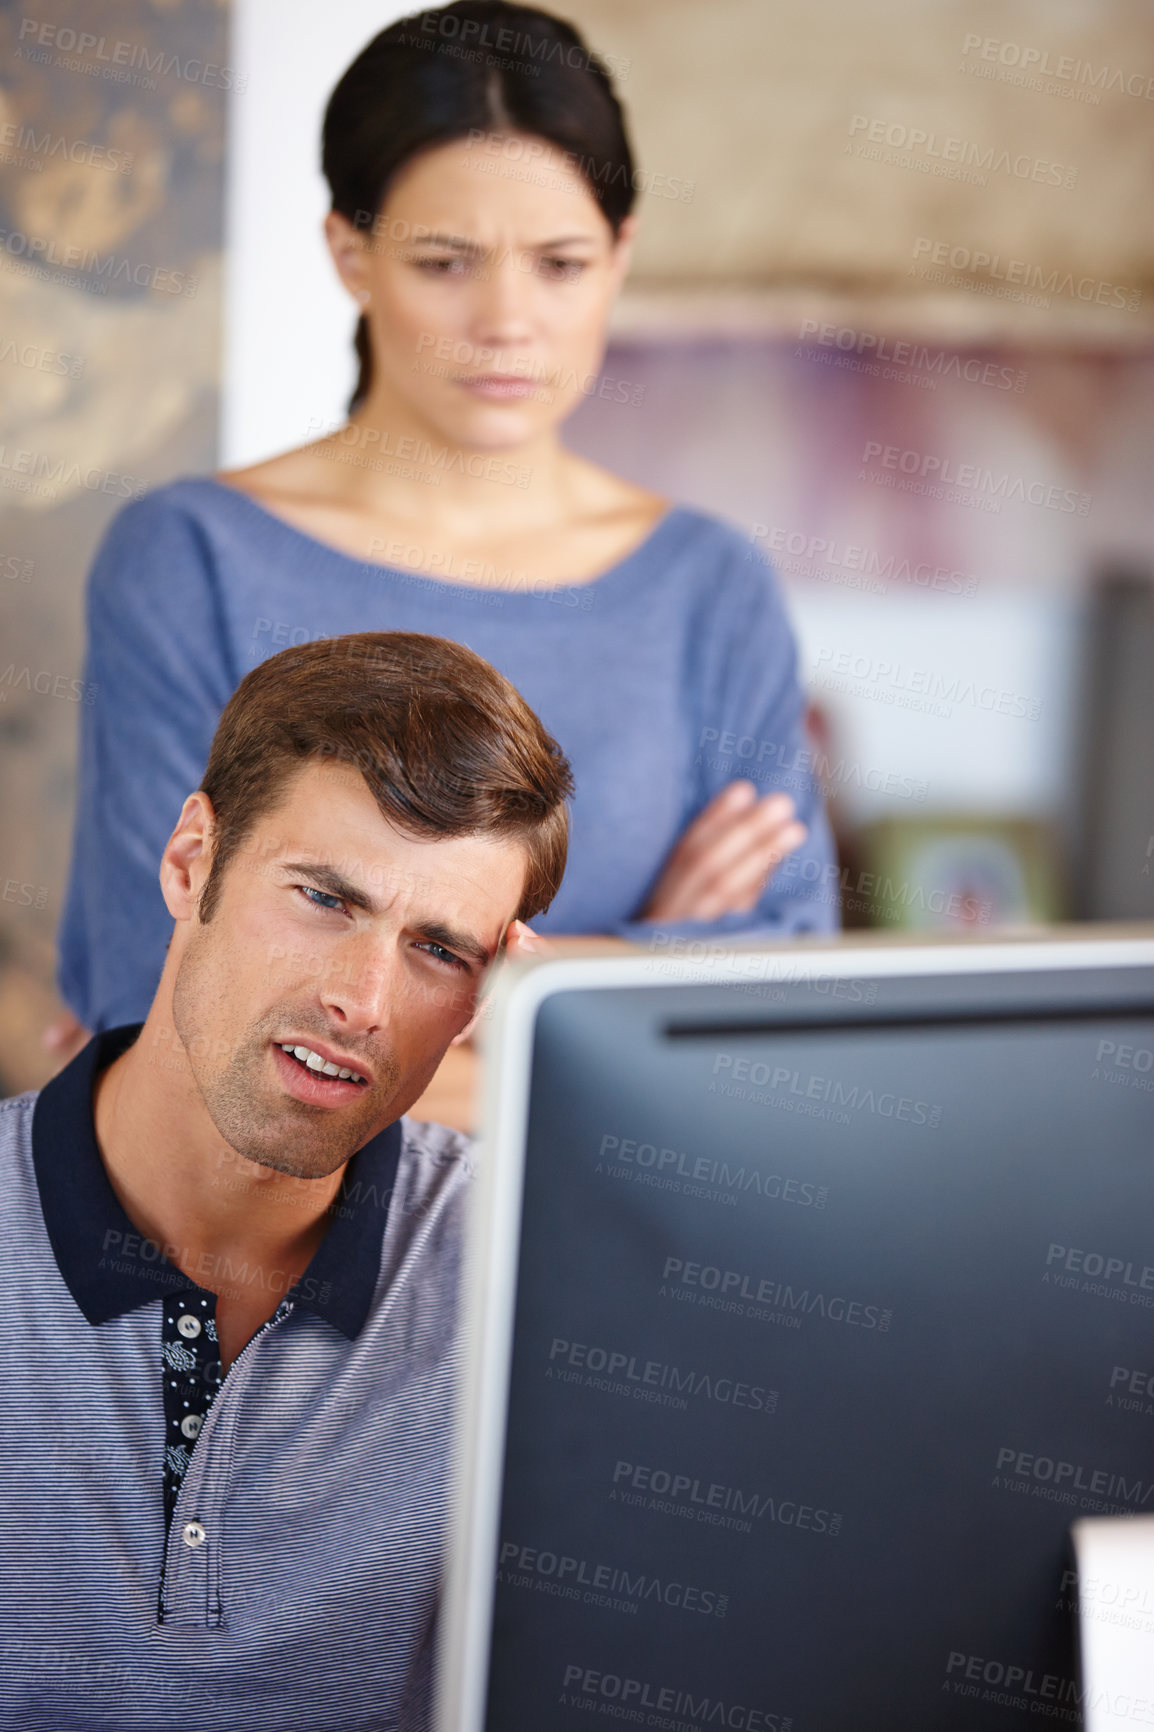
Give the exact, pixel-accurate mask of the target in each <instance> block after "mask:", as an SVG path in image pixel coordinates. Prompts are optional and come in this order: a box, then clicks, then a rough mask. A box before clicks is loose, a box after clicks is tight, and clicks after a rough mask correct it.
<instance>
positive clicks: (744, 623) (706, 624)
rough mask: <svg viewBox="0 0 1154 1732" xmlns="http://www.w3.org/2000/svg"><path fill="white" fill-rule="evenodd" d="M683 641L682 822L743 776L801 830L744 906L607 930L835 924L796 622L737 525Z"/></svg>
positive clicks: (709, 931) (654, 938)
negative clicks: (685, 750)
mask: <svg viewBox="0 0 1154 1732" xmlns="http://www.w3.org/2000/svg"><path fill="white" fill-rule="evenodd" d="M691 639H692V644H693V650H692V653H691V657H690V663H689V670H688V679H687V686H688V689H687V693H686V703H687V705H689V706H690V708H691V711H692V713H693V715H694V735H693V742H692V744H693V752H694V763H693V773H694V777H695V779H696V780H695V784H694V798H693V807H692V810H691V811H690V812H689V813H688V814H687V816H686V823H687V824H688V823H689V822H691V821H692V819H693V818H694V817H696V816H697V814H698V813H699V812H700V811H701V810H702V809H703V807H705V806H706V805H708V803H709V802H710V800H712V799H713V798H714V796H715V795H717V794H719V793H720V792H721V790H722V789H723V788H724V787H726V786H727V785H728V784H729V783H730V782H733V781H736V780H738V779H746V780H749V781H751V782H753V783H754V785H755V787H756V788H757V792H758V795H759V797H762V796H764V795H766V794H769V793H772V792H775V791H781V792H783V793H786V794H789V795H790V797H791V798H792V800H793V802H794V805H795V806H796V808H797V815H798V817H799V818H800V819H801V821H802V822H803V823H804V824H805V825H806V827H807V831H808V834H807V836H806V840H805V841H804V842H803V843H802V845H801V847H800V848H799V849H798V850H797V851H796V852H795V853H794V854H792V855H791V856H790V857H789V858H788V859H787V860H785V861H783V862H782V864H781V865H780V866H779V867H778V869H777V871H776V872H775V873H774V874H773V876H772V877H771V878H770V879H769V881H768V883H767V884H766V887H765V890H764V892H763V894H762V896H761V898H760V899H759V901H758V903H757V905H756V906H755V907H754V908H753V909H751V910H750V912H749V913H748V914H732V915H726V916H723V917H722V918H721V919H720V920H715V921H680V922H667V921H658V922H654V921H641V920H637V919H634V920H631V921H625V922H622V923H620V924H619V925H618V926H617V928H616V930H617V931H618V932H619V933H620V934H621V935H622V936H624V937H628V938H631V939H633V940H634V941H635V942H638V943H642V944H657V945H658V946H659V947H660V946H661V945H663V944H664V942H665V939H666V936H667V935H669V934H674V933H675V934H678V935H682V936H691V937H692V936H700V937H703V938H706V939H710V940H714V941H715V940H717V939H718V938H719V937H722V936H724V935H726V934H737V933H741V934H746V935H750V936H752V935H757V936H761V937H772V936H775V935H776V936H781V937H786V936H789V935H791V934H794V933H802V932H817V933H822V932H832V931H836V930H837V928H838V926H839V924H840V912H839V897H838V884H837V870H838V869H837V861H836V853H835V849H834V844H833V837H832V834H831V832H830V827H829V821H828V819H827V817H826V813H825V806H824V802H823V800H822V795H821V790H820V788H819V787H818V786H817V783H816V781H815V779H814V777H813V774H812V768H811V767H812V764H813V757H814V754H813V751H812V748H811V747H810V745H809V743H808V741H807V736H806V732H805V702H804V696H803V693H802V689H801V685H800V682H799V679H798V672H797V650H796V646H795V641H794V636H793V629H792V627H791V625H790V622H789V618H788V615H787V614H786V611H785V606H784V603H783V600H782V596H781V591H780V588H779V585H778V582H777V579H776V577H775V575H774V573H773V571H772V569H771V568H770V567H769V565H768V564H767V563H766V561H765V559H764V557H763V555H762V554H761V553H760V552H758V551H756V550H753V549H751V548H749V547H748V546H743V545H742V544H741V543H740V541H739V539H738V537H737V536H736V535H735V536H734V538H733V544H732V547H731V551H730V553H729V557H728V561H727V564H726V567H725V569H724V570H723V571H722V572H720V573H719V582H718V585H717V587H716V589H714V590H713V591H712V592H711V593H710V594H709V595H708V596H707V597H705V598H704V599H703V601H702V603H701V606H700V611H699V615H698V618H697V620H696V621H695V623H694V627H693V630H692V633H691ZM654 883H656V879H655V880H654Z"/></svg>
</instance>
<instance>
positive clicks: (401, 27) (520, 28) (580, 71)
mask: <svg viewBox="0 0 1154 1732" xmlns="http://www.w3.org/2000/svg"><path fill="white" fill-rule="evenodd" d="M472 132H477V133H492V132H502V133H509V132H521V133H528V134H532V135H533V136H534V137H537V138H542V139H545V140H546V141H547V142H548V143H550V144H552V145H555V146H556V147H557V148H558V149H560V150H561V151H563V152H567V153H569V154H570V155H571V156H572V157H573V158H574V159H575V160H576V166H577V167H578V168H579V169H580V171H581V172H582V173H583V174H584V176H585V178H586V180H587V181H588V183H589V190H590V192H591V193H592V194H593V197H594V198H595V199H596V200H597V203H598V205H599V206H600V208H601V212H602V215H603V216H604V217H605V219H606V221H607V222H608V223H609V225H610V227H611V228H612V230H613V233H614V234H616V233H617V232H618V230H619V229H620V227H621V224H622V223H623V222H624V220H625V218H626V217H627V216H628V215H629V212H630V209H631V208H632V205H633V194H634V184H633V182H634V175H633V156H632V153H631V151H630V148H629V140H628V138H627V136H626V132H625V119H624V116H623V114H622V112H621V106H620V104H619V103H618V101H617V98H616V96H615V95H614V93H613V86H612V84H611V82H610V77H609V72H608V69H607V67H606V65H605V62H604V61H603V60H601V59H600V58H599V57H598V56H597V55H596V54H594V53H592V52H591V51H590V50H589V49H588V48H586V46H585V44H584V42H583V41H582V39H581V37H580V35H579V34H578V32H577V31H576V30H575V29H574V28H573V26H572V25H571V24H567V23H566V22H565V20H564V19H562V18H554V17H553V16H552V14H551V13H548V12H539V11H538V10H537V8H536V7H535V6H512V5H506V4H505V3H504V0H454V3H453V4H452V5H451V6H443V7H439V8H437V9H435V10H432V11H426V12H416V13H414V14H413V15H412V16H411V17H409V18H401V19H399V20H398V22H397V23H396V24H390V25H389V28H388V29H387V30H382V31H381V33H380V35H379V36H374V37H373V40H372V41H371V42H370V43H369V44H368V46H367V47H366V48H363V49H362V50H361V52H360V54H358V55H357V58H356V59H355V60H354V61H353V63H352V65H351V66H350V67H349V68H348V69H347V71H346V72H345V73H344V75H343V76H342V78H341V79H340V81H339V83H338V84H337V86H336V88H335V89H334V91H333V93H332V95H331V96H330V97H329V102H328V107H327V108H326V109H325V119H324V127H323V129H322V134H321V139H322V145H321V167H322V168H323V170H324V174H325V178H326V180H327V181H328V183H329V188H330V190H331V192H332V201H333V206H332V207H333V209H334V210H335V211H339V212H340V214H341V215H342V216H343V217H346V218H347V219H348V221H349V222H351V223H353V224H354V225H355V226H356V227H358V228H369V227H371V225H372V223H373V221H374V219H375V218H376V216H377V214H378V212H379V211H380V208H381V205H382V204H383V202H384V198H385V194H386V192H387V190H388V186H389V182H390V181H391V180H392V178H393V176H394V175H395V174H396V172H397V170H398V169H399V168H401V167H403V165H404V164H405V163H407V162H408V161H409V160H410V158H412V157H414V156H416V154H417V153H418V152H419V151H422V150H429V149H432V148H434V147H435V146H437V145H441V144H447V143H449V142H450V141H451V140H452V139H454V138H463V137H466V136H467V135H468V134H469V133H472ZM354 340H355V344H356V351H357V359H358V360H359V362H360V377H359V378H358V380H357V386H356V390H355V391H354V392H353V395H352V399H351V401H350V403H349V412H350V413H352V411H353V410H354V409H356V408H357V406H358V405H359V404H360V403H362V402H363V401H364V398H365V396H366V394H367V392H368V389H369V385H370V382H371V368H372V357H371V352H370V348H369V332H368V322H367V320H366V319H365V317H364V315H363V314H362V316H361V318H360V321H359V322H358V324H357V330H356V337H355V339H354Z"/></svg>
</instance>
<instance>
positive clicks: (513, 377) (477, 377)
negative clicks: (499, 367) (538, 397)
mask: <svg viewBox="0 0 1154 1732" xmlns="http://www.w3.org/2000/svg"><path fill="white" fill-rule="evenodd" d="M456 383H457V384H458V385H460V386H461V387H462V388H463V389H464V390H466V391H469V392H471V393H472V395H473V396H474V397H486V398H488V399H489V400H490V401H492V402H494V403H502V402H508V401H511V400H516V399H518V398H521V397H530V396H532V395H533V392H534V391H535V390H536V386H535V385H534V384H533V381H532V379H526V378H525V377H524V375H523V374H520V373H478V374H474V375H473V376H472V377H468V376H462V377H460V378H458V379H457V380H456Z"/></svg>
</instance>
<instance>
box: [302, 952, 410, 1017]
mask: <svg viewBox="0 0 1154 1732" xmlns="http://www.w3.org/2000/svg"><path fill="white" fill-rule="evenodd" d="M393 967H394V959H393V958H392V956H391V953H390V950H389V949H386V947H385V946H383V945H382V944H381V943H380V941H379V940H374V939H373V938H372V937H371V936H369V935H368V934H366V935H365V936H364V937H360V936H356V937H353V936H350V937H349V939H348V940H347V941H346V942H345V943H344V944H342V945H341V947H340V950H339V952H338V954H337V955H335V956H333V957H332V958H331V966H330V967H329V968H327V969H326V971H325V973H324V976H323V977H322V980H321V985H320V998H321V1003H322V1004H323V1005H324V1007H325V1009H326V1010H327V1011H328V1012H329V1013H330V1015H331V1016H332V1017H333V1019H334V1021H336V1022H337V1023H339V1024H341V1025H342V1026H343V1027H345V1028H347V1029H349V1030H350V1031H355V1032H357V1033H359V1034H372V1033H375V1032H376V1031H377V1030H378V1029H380V1028H382V1027H384V1026H385V1024H386V1023H387V1022H388V1019H389V1002H390V998H391V996H392V993H391V988H392V975H393Z"/></svg>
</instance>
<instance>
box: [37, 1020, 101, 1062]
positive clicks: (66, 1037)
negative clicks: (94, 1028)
mask: <svg viewBox="0 0 1154 1732" xmlns="http://www.w3.org/2000/svg"><path fill="white" fill-rule="evenodd" d="M91 1039H92V1035H91V1033H90V1032H89V1030H88V1029H86V1028H85V1026H84V1024H83V1023H82V1022H80V1021H78V1020H77V1018H76V1017H74V1016H73V1014H72V1012H71V1011H70V1010H62V1011H61V1012H60V1015H59V1016H58V1017H57V1018H56V1020H55V1021H54V1022H50V1023H49V1024H48V1027H47V1028H46V1029H45V1030H44V1033H43V1034H42V1035H41V1037H40V1044H41V1045H42V1046H44V1047H46V1048H47V1050H48V1051H49V1052H50V1053H52V1055H53V1057H54V1058H55V1060H56V1068H57V1070H63V1069H64V1066H65V1065H66V1064H71V1062H72V1060H73V1059H74V1058H75V1057H76V1055H77V1053H78V1052H79V1051H80V1049H81V1047H83V1046H87V1044H88V1042H89V1041H90V1040H91Z"/></svg>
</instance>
